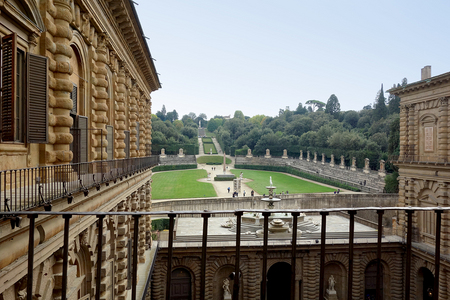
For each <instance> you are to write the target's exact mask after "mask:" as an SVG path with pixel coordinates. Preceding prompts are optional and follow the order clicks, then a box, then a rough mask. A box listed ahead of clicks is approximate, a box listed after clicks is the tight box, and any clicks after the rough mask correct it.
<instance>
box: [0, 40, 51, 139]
mask: <svg viewBox="0 0 450 300" xmlns="http://www.w3.org/2000/svg"><path fill="white" fill-rule="evenodd" d="M1 42H2V43H1V77H0V78H1V82H0V84H1V97H0V136H1V141H2V142H25V141H26V142H27V143H47V142H48V139H47V137H48V82H47V80H48V77H47V73H48V63H47V58H46V57H44V56H40V55H35V54H31V53H27V55H25V52H24V51H22V50H21V49H18V47H17V35H16V34H15V33H12V34H10V35H5V36H3V37H2V38H1ZM25 138H26V139H25Z"/></svg>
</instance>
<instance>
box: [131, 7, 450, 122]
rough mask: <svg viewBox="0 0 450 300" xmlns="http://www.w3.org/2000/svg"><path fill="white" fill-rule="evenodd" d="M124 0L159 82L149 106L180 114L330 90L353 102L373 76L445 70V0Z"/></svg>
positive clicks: (274, 102) (348, 106)
mask: <svg viewBox="0 0 450 300" xmlns="http://www.w3.org/2000/svg"><path fill="white" fill-rule="evenodd" d="M134 2H136V6H135V7H136V10H137V12H138V15H139V19H140V22H141V26H142V28H143V31H144V34H145V36H147V37H148V38H149V39H148V40H147V42H148V46H149V48H150V52H151V54H152V57H153V58H154V59H155V62H154V63H155V66H156V70H157V72H158V73H159V79H160V82H161V84H162V88H161V89H159V90H157V91H155V92H153V93H152V94H151V97H152V112H153V113H156V112H157V111H160V110H161V109H162V106H163V105H165V107H166V110H167V111H173V110H174V109H175V110H176V111H177V112H178V114H179V118H180V119H181V117H182V116H183V115H185V114H188V113H190V112H194V113H195V114H196V115H199V114H200V113H204V114H206V116H207V118H208V119H210V118H213V117H214V116H215V115H222V116H227V115H231V116H233V115H234V112H235V111H236V110H241V111H242V112H243V113H244V115H245V116H250V117H252V116H254V115H258V114H262V115H266V116H276V115H277V114H278V112H279V110H280V109H285V108H286V107H289V109H290V110H295V109H296V108H297V106H298V104H299V103H302V104H303V105H305V102H306V101H308V100H311V99H314V100H320V101H322V102H325V103H326V102H327V100H328V98H329V97H330V95H332V94H335V95H336V96H337V98H338V99H339V103H340V105H341V111H347V110H356V111H359V110H361V109H362V108H363V106H365V105H368V104H373V103H374V100H375V97H376V95H377V93H378V91H379V90H380V88H381V85H382V84H383V85H384V90H385V91H386V90H388V89H389V88H391V87H392V86H393V84H397V83H400V82H401V81H402V79H403V78H405V77H406V78H407V79H408V83H412V82H415V81H419V80H420V70H421V68H423V67H424V66H426V65H431V74H432V76H436V75H439V74H442V73H446V72H449V71H450V55H449V54H450V34H449V33H450V32H449V31H450V18H449V17H448V14H449V13H450V1H448V0H427V1H417V0H408V1H406V0H377V1H372V0H354V1H349V0H341V1H336V0H326V1H325V0H323V1H322V0H315V1H303V0H278V1H274V0H270V1H269V0H239V1H238V0H225V1H223V0H222V1H219V0H183V1H175V0H160V1H153V0H152V1H150V0H134ZM385 96H386V98H387V97H388V96H389V94H388V93H386V94H385Z"/></svg>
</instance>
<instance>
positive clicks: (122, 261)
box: [115, 200, 128, 300]
mask: <svg viewBox="0 0 450 300" xmlns="http://www.w3.org/2000/svg"><path fill="white" fill-rule="evenodd" d="M126 210H127V201H126V200H124V201H122V202H120V203H119V204H118V205H117V211H118V212H124V211H126ZM127 223H128V217H127V216H124V215H120V216H117V240H116V255H117V258H116V261H115V265H116V284H115V287H116V300H126V299H127V289H126V288H127V265H128V248H127V244H128V231H127V230H128V224H127Z"/></svg>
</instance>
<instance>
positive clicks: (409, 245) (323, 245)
mask: <svg viewBox="0 0 450 300" xmlns="http://www.w3.org/2000/svg"><path fill="white" fill-rule="evenodd" d="M448 210H450V208H441V207H427V208H424V207H409V208H398V207H364V208H333V209H302V210H297V209H284V210H276V209H273V210H266V209H264V210H261V209H260V210H217V211H154V212H139V211H136V212H46V211H41V212H31V211H14V212H8V213H5V212H0V218H2V217H7V218H12V217H18V216H27V217H28V219H29V234H28V238H29V246H28V273H27V274H28V275H27V277H28V280H27V283H28V286H27V299H28V300H32V299H33V295H34V293H33V284H32V283H33V268H34V264H33V262H34V251H35V247H34V242H35V236H34V234H35V230H34V228H35V220H36V218H38V216H42V215H43V216H51V217H54V218H62V219H63V220H64V237H63V240H64V241H63V243H62V248H63V263H62V266H63V267H62V268H63V270H62V288H61V290H62V295H61V299H63V300H66V299H67V288H68V279H67V278H68V251H69V248H68V247H69V228H70V221H71V218H72V217H76V218H82V217H96V218H97V221H96V222H97V224H98V225H100V224H102V226H98V230H97V234H98V238H97V241H98V244H97V249H103V248H102V246H103V238H102V237H103V236H104V232H103V227H104V226H103V224H104V223H103V222H105V221H104V218H105V217H107V216H128V217H130V218H131V219H132V222H131V223H130V227H132V228H134V229H133V230H132V231H131V232H132V239H133V240H134V241H137V240H138V239H139V234H140V232H139V230H140V226H139V224H140V219H141V218H144V217H145V216H153V215H166V216H168V218H169V234H168V241H167V245H166V248H167V267H166V268H165V269H166V270H172V269H173V267H174V265H173V255H174V225H175V218H176V217H177V216H182V215H195V216H198V217H201V218H202V219H203V231H202V241H201V265H200V273H201V275H200V277H199V278H198V280H199V281H200V284H199V285H200V288H199V289H198V290H199V294H200V295H199V298H200V299H202V300H203V299H206V298H207V297H208V296H207V295H205V290H206V289H205V287H206V276H207V272H206V267H207V253H208V230H207V229H208V220H209V218H210V217H212V216H214V215H224V214H228V215H235V216H236V224H237V226H236V233H235V237H236V239H235V244H234V247H232V249H231V251H233V252H234V253H233V256H234V257H235V262H234V268H235V269H234V274H241V273H240V272H241V270H240V266H241V248H242V247H241V244H242V243H241V242H243V243H244V240H243V233H241V225H242V216H243V214H244V213H252V214H254V213H261V214H262V216H263V220H261V221H262V222H263V228H264V231H263V232H264V236H263V238H262V240H261V241H260V242H259V244H258V247H262V269H261V270H262V272H261V274H260V278H261V279H262V280H261V290H260V299H266V296H267V282H268V281H267V271H268V251H269V250H268V247H269V238H268V224H269V216H270V215H271V214H272V213H283V214H290V215H291V216H292V236H291V238H290V239H288V241H290V243H286V242H285V243H284V244H285V247H289V248H290V253H291V254H290V261H291V264H290V267H291V272H290V274H292V275H290V278H291V285H290V287H291V289H292V290H291V293H290V295H291V296H290V299H296V298H294V295H295V284H294V283H295V280H296V278H295V277H296V276H295V274H296V265H297V264H296V259H298V258H297V255H296V254H297V253H298V252H300V251H303V250H302V249H301V248H302V245H301V244H302V243H301V242H299V241H298V237H297V223H298V217H299V216H300V213H306V214H319V215H320V218H321V221H322V223H321V229H320V239H317V240H316V241H315V243H317V246H318V247H320V248H319V249H320V250H319V253H320V262H319V269H320V272H319V273H320V278H319V284H318V286H316V288H317V290H316V295H317V298H318V299H320V300H322V299H325V294H324V293H325V292H324V291H325V284H326V281H327V278H325V257H326V252H327V251H328V252H329V251H330V247H332V246H333V245H332V241H331V240H330V239H329V238H328V237H327V231H326V224H327V217H328V216H329V215H330V214H335V213H346V214H348V218H349V231H348V235H347V238H346V241H344V242H343V243H341V244H342V245H341V247H347V248H346V249H348V251H347V250H346V251H345V253H346V255H347V257H348V274H347V278H348V280H347V286H346V289H347V291H352V290H353V288H354V285H358V284H359V283H360V279H359V278H354V270H353V265H354V249H355V245H357V244H358V238H357V237H355V215H357V213H358V212H361V211H374V212H376V214H377V215H378V224H377V230H378V231H377V237H376V238H372V240H374V244H375V245H376V287H377V289H376V296H375V299H382V295H381V290H382V289H381V288H380V286H381V285H382V282H381V279H380V278H381V273H382V254H383V250H385V249H386V247H387V246H386V245H389V244H390V243H392V241H393V240H392V239H390V238H388V237H386V236H384V235H383V225H382V220H383V214H384V213H385V212H386V211H400V212H402V213H404V214H405V215H406V220H407V233H410V232H413V228H412V220H413V217H414V214H415V212H418V211H422V212H423V211H430V212H434V214H435V216H436V222H435V224H436V230H435V232H436V236H435V240H436V243H435V248H434V251H431V252H433V253H431V255H433V256H434V268H435V269H434V270H435V272H434V288H433V289H431V290H430V292H432V293H434V294H433V297H435V298H434V299H438V296H439V295H438V293H439V280H440V277H439V267H440V262H441V255H440V250H441V218H442V213H444V212H445V211H448ZM412 236H413V235H412V234H407V235H406V240H405V239H403V238H401V237H396V238H394V239H396V242H397V243H399V244H400V245H403V246H402V247H404V248H405V250H404V251H405V256H404V257H405V263H404V266H405V269H404V270H401V272H402V276H403V278H404V287H403V292H402V293H403V295H404V299H410V295H411V273H412V270H411V267H412V263H411V262H412V252H413V251H414V250H417V248H416V246H415V245H413V237H412ZM132 244H135V243H132ZM347 244H348V245H347ZM255 245H256V244H255ZM360 246H361V244H360ZM363 246H364V244H363ZM138 248H139V247H133V248H132V249H130V253H129V256H130V257H132V260H131V261H132V266H130V269H131V270H132V271H131V272H130V277H131V281H132V283H131V299H132V300H136V299H137V290H136V286H137V280H138V276H137V263H138ZM421 251H423V250H421ZM96 267H97V269H96V270H97V275H96V276H95V286H96V289H95V290H96V291H101V287H100V285H101V280H102V278H103V275H102V274H103V273H102V269H101V267H102V255H97V264H96ZM150 272H151V271H150ZM151 277H152V274H151V273H150V274H148V280H149V281H147V286H146V288H147V287H148V285H149V283H150V280H151ZM374 278H375V277H374ZM93 280H94V279H93ZM172 280H173V278H172V272H167V271H166V274H165V279H164V281H165V283H166V286H165V288H166V289H165V296H164V297H165V299H173V298H171V289H170V284H167V283H171V282H172ZM197 283H198V282H197ZM232 285H233V289H232V299H236V300H237V299H242V298H241V297H242V292H243V291H242V289H241V282H240V280H239V276H235V277H234V282H233V283H232ZM100 298H101V295H100V293H96V294H95V299H97V300H100ZM144 299H145V293H144V295H143V297H142V300H144ZM348 299H353V296H352V293H348Z"/></svg>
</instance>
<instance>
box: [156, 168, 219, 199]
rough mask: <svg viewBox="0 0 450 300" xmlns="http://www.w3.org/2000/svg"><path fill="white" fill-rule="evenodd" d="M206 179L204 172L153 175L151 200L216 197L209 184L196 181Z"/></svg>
mask: <svg viewBox="0 0 450 300" xmlns="http://www.w3.org/2000/svg"><path fill="white" fill-rule="evenodd" d="M206 177H207V172H206V170H186V171H169V172H158V173H155V174H153V176H152V178H153V183H152V199H179V198H201V197H217V194H216V191H215V190H214V187H213V186H212V184H211V183H207V182H198V181H197V179H200V178H206Z"/></svg>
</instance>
